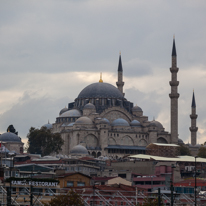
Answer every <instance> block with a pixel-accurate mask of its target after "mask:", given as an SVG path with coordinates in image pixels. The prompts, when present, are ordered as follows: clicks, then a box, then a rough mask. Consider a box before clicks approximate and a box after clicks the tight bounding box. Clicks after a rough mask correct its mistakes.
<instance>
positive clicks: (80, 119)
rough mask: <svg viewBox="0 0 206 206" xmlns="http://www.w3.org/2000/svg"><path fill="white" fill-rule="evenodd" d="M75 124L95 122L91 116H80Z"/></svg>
mask: <svg viewBox="0 0 206 206" xmlns="http://www.w3.org/2000/svg"><path fill="white" fill-rule="evenodd" d="M75 124H93V123H92V120H91V119H90V118H89V117H80V118H79V119H77V120H76V122H75Z"/></svg>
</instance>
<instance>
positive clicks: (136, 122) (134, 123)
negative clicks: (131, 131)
mask: <svg viewBox="0 0 206 206" xmlns="http://www.w3.org/2000/svg"><path fill="white" fill-rule="evenodd" d="M130 125H131V126H137V127H138V126H141V124H140V122H139V121H138V120H136V119H134V120H132V121H131V123H130Z"/></svg>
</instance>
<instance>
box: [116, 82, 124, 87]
mask: <svg viewBox="0 0 206 206" xmlns="http://www.w3.org/2000/svg"><path fill="white" fill-rule="evenodd" d="M116 84H117V87H119V86H124V82H116Z"/></svg>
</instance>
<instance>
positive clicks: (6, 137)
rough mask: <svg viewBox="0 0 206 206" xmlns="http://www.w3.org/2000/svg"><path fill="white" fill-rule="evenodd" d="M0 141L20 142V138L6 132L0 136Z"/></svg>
mask: <svg viewBox="0 0 206 206" xmlns="http://www.w3.org/2000/svg"><path fill="white" fill-rule="evenodd" d="M0 141H3V142H21V138H20V137H18V136H17V135H16V134H14V133H12V132H6V133H3V134H2V135H0Z"/></svg>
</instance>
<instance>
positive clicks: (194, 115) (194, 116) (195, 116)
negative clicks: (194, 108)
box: [190, 114, 198, 119]
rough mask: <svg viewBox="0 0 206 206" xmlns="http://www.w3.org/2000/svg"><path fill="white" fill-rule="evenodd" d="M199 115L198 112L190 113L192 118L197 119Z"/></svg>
mask: <svg viewBox="0 0 206 206" xmlns="http://www.w3.org/2000/svg"><path fill="white" fill-rule="evenodd" d="M197 116H198V115H197V114H191V115H190V118H191V119H197Z"/></svg>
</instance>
